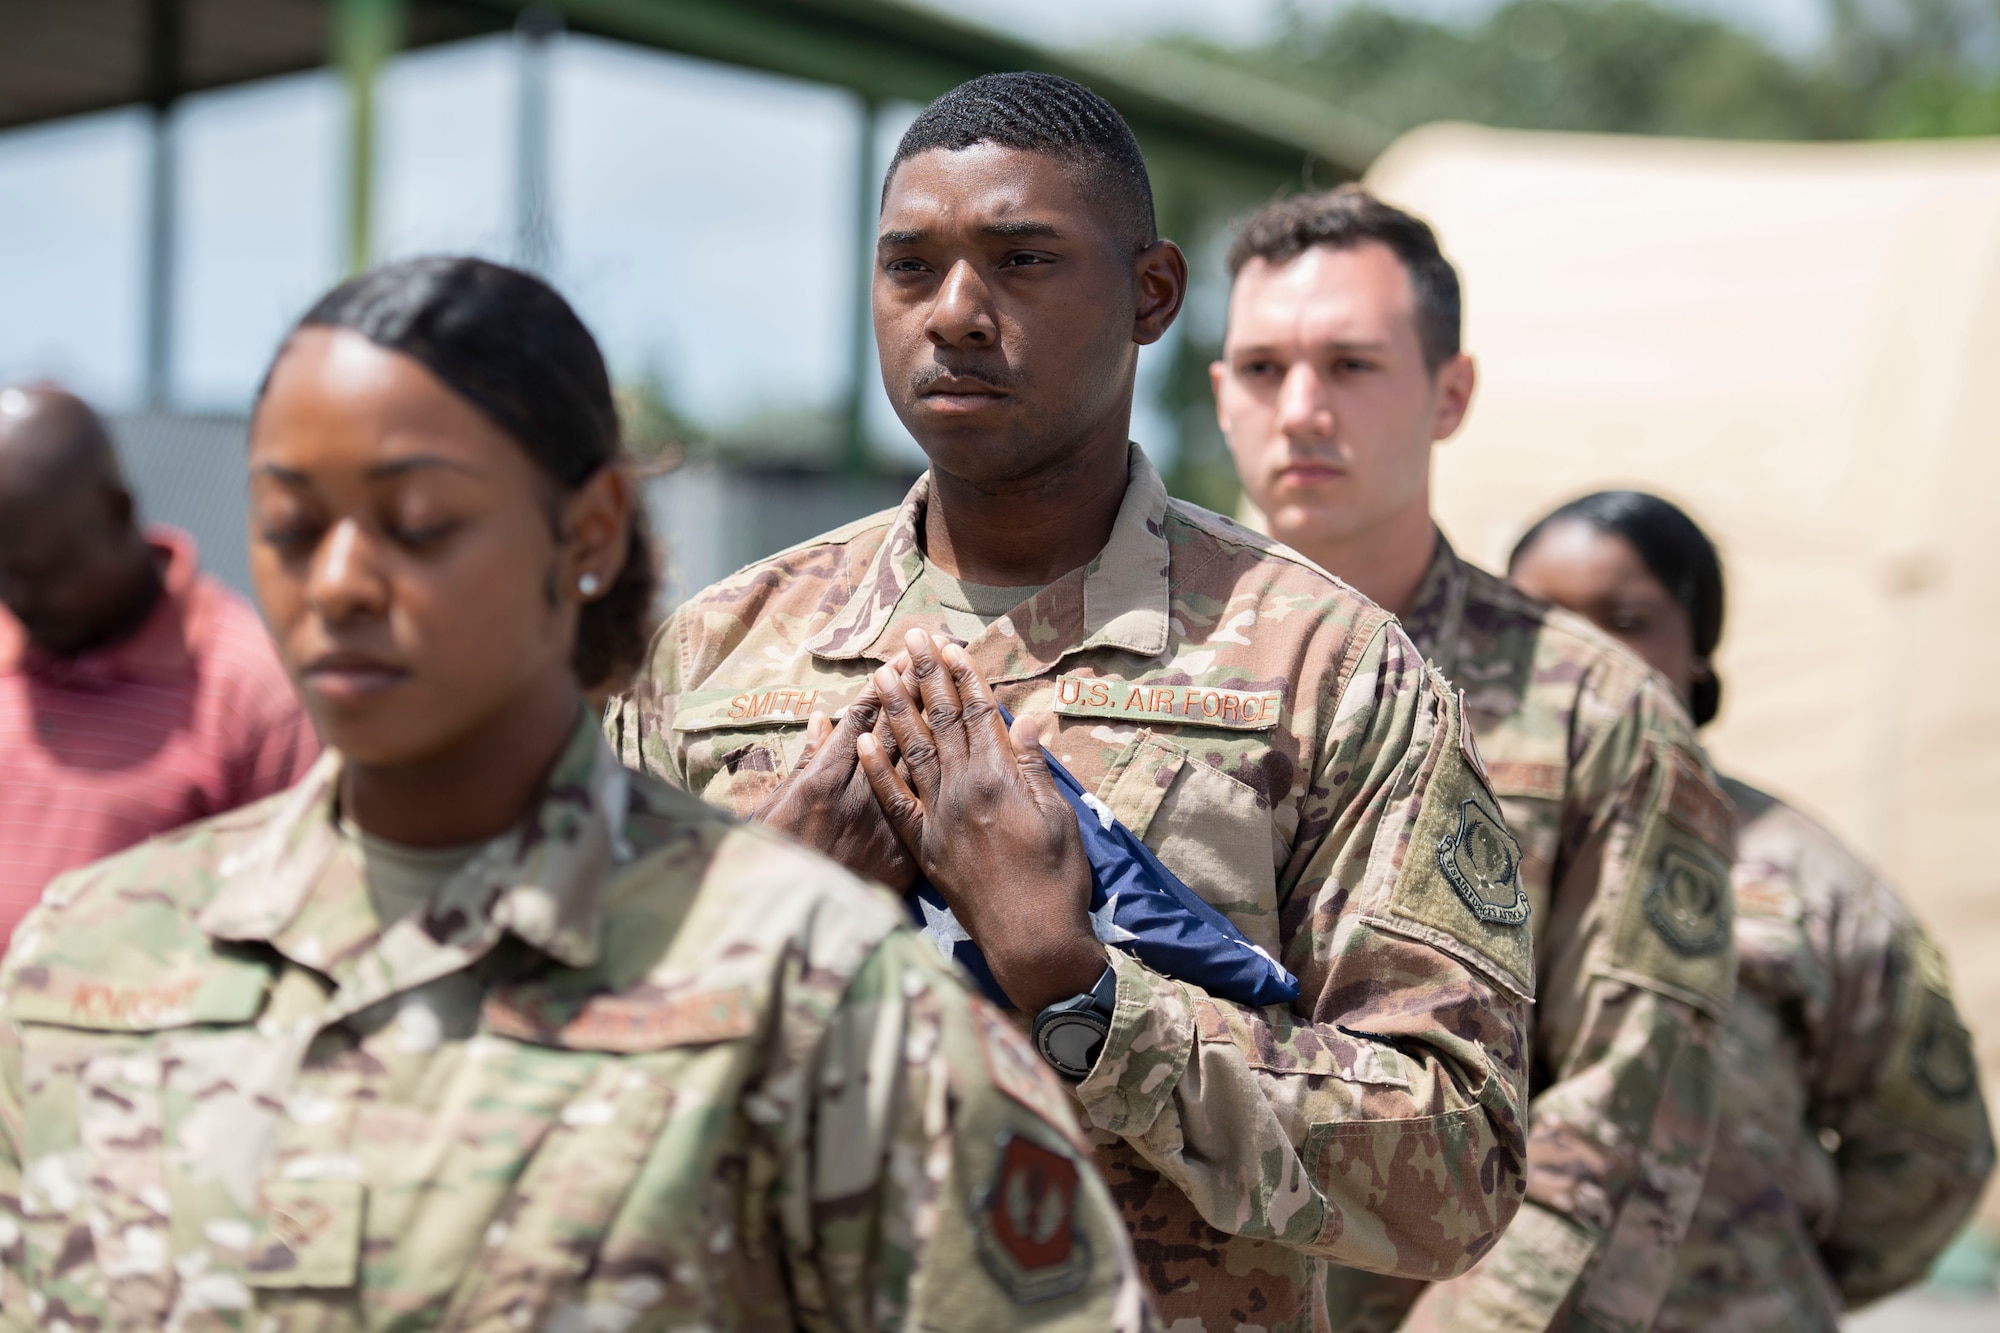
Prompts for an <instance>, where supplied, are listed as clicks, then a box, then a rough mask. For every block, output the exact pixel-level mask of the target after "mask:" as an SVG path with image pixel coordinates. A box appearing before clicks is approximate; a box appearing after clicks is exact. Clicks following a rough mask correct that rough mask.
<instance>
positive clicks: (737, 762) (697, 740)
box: [673, 686, 839, 818]
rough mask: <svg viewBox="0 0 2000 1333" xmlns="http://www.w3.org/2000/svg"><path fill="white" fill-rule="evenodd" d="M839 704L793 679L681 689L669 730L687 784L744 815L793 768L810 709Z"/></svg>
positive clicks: (830, 709)
mask: <svg viewBox="0 0 2000 1333" xmlns="http://www.w3.org/2000/svg"><path fill="white" fill-rule="evenodd" d="M838 704H839V701H838V700H835V699H832V698H829V697H826V696H824V695H823V693H822V692H821V691H819V690H815V689H812V688H810V687H807V688H800V687H797V686H784V687H775V686H774V687H769V688H764V687H760V688H758V689H754V690H691V691H689V692H688V693H686V694H683V695H682V696H681V697H680V700H679V702H678V703H677V704H676V706H675V709H674V721H673V731H674V748H675V749H676V750H677V751H679V752H680V754H681V764H682V769H683V771H684V772H685V773H686V774H687V783H688V790H690V791H692V792H694V793H695V794H696V795H698V796H700V797H701V798H702V800H704V801H707V802H708V803H709V804H710V805H717V806H721V807H722V808H724V809H727V810H731V811H733V812H734V813H735V814H736V815H737V816H738V817H739V818H747V817H748V816H749V814H750V813H751V812H752V811H753V810H755V809H756V808H757V807H758V806H760V805H762V804H763V803H764V801H765V800H766V799H767V798H768V797H769V796H770V795H771V793H772V792H774V791H776V790H777V787H778V783H779V782H781V781H783V780H784V776H785V774H786V773H789V772H790V771H791V767H792V763H793V762H794V761H795V760H796V759H797V758H798V753H799V749H800V747H801V746H802V745H803V743H804V740H805V729H806V720H807V719H808V718H809V717H811V716H812V712H813V710H814V709H815V708H818V709H821V710H822V711H824V712H826V713H828V714H831V713H832V712H833V711H834V709H835V708H836V707H838Z"/></svg>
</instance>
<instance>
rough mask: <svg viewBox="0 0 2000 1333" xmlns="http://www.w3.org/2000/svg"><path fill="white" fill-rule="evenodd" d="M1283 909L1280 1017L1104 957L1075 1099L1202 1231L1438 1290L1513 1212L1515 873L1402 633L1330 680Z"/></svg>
mask: <svg viewBox="0 0 2000 1333" xmlns="http://www.w3.org/2000/svg"><path fill="white" fill-rule="evenodd" d="M1331 711H1332V713H1333V718H1332V721H1331V724H1330V727H1329V731H1328V735H1327V740H1326V745H1325V748H1324V750H1323V752H1322V754H1321V756H1320V759H1319V762H1318V765H1317V768H1316V770H1315V778H1314V782H1313V786H1312V790H1311V792H1310V793H1309V795H1308V797H1307V800H1306V802H1305V808H1304V811H1303V813H1302V819H1301V823H1300V827H1299V829H1298V832H1297V835H1296V838H1295V840H1294V844H1293V849H1292V855H1291V858H1290V860H1289V861H1288V862H1287V864H1286V866H1285V869H1284V871H1283V879H1282V880H1281V885H1284V886H1287V888H1286V891H1285V892H1284V894H1283V898H1282V900H1281V907H1280V910H1281V913H1282V916H1283V920H1284V922H1285V925H1284V929H1283V939H1284V943H1285V951H1286V962H1287V963H1288V965H1289V966H1290V967H1291V968H1292V969H1293V970H1294V971H1295V972H1297V973H1298V974H1299V976H1300V979H1301V983H1302V985H1301V991H1302V993H1301V997H1300V999H1299V1000H1298V1002H1297V1003H1296V1005H1295V1006H1294V1007H1293V1008H1291V1009H1286V1008H1267V1009H1249V1008H1245V1007H1243V1006H1240V1005H1237V1004H1233V1003H1230V1002H1228V1001H1224V1000H1220V999H1217V998H1216V997H1214V996H1211V995H1208V994H1206V993H1204V992H1203V991H1202V990H1201V989H1200V988H1198V987H1195V986H1191V985H1188V984H1185V983H1183V982H1178V981H1173V980H1170V979H1168V978H1166V977H1163V976H1160V975H1159V974H1157V973H1154V972H1151V971H1149V970H1147V969H1146V968H1145V967H1143V966H1141V965H1140V964H1138V963H1137V962H1135V961H1134V960H1132V959H1131V958H1130V957H1128V956H1126V955H1124V954H1122V953H1119V952H1118V951H1115V950H1114V951H1113V952H1112V957H1113V959H1114V961H1115V966H1116V968H1117V972H1118V999H1117V1009H1116V1012H1115V1014H1114V1015H1113V1019H1112V1026H1111V1031H1110V1034H1109V1036H1108V1038H1107V1040H1106V1044H1105V1047H1104V1050H1103V1052H1102V1054H1101V1055H1100V1056H1099V1058H1098V1063H1097V1066H1096V1068H1095V1069H1094V1070H1093V1071H1092V1073H1091V1074H1090V1076H1089V1077H1088V1078H1086V1079H1085V1080H1084V1081H1083V1082H1082V1083H1081V1084H1079V1085H1078V1087H1077V1090H1076V1091H1077V1095H1078V1097H1079V1098H1080V1100H1081V1102H1082V1105H1083V1107H1084V1109H1085V1112H1086V1114H1087V1115H1088V1117H1089V1118H1090V1120H1091V1121H1092V1122H1093V1123H1094V1124H1095V1125H1096V1126H1098V1127H1099V1128H1100V1129H1103V1130H1106V1131H1109V1132H1111V1133H1115V1134H1118V1135H1121V1136H1123V1137H1124V1138H1125V1139H1126V1140H1127V1141H1128V1142H1130V1143H1131V1145H1132V1146H1133V1148H1134V1149H1135V1150H1136V1151H1137V1152H1138V1153H1139V1154H1140V1155H1141V1156H1143V1157H1144V1158H1145V1159H1146V1160H1147V1161H1148V1162H1150V1163H1151V1164H1152V1165H1153V1166H1154V1167H1155V1168H1156V1169H1158V1170H1159V1171H1160V1172H1162V1173H1163V1174H1164V1175H1165V1176H1166V1177H1167V1178H1168V1179H1170V1180H1171V1181H1172V1182H1173V1183H1174V1184H1175V1185H1177V1186H1178V1187H1180V1189H1182V1190H1183V1191H1184V1192H1185V1193H1186V1194H1187V1195H1188V1197H1189V1198H1190V1199H1191V1200H1192V1201H1193V1202H1194V1204H1195V1206H1196V1208H1198V1209H1199V1210H1200V1212H1201V1214H1202V1216H1203V1217H1204V1218H1205V1219H1206V1220H1207V1221H1208V1222H1209V1223H1210V1224H1211V1225H1213V1226H1215V1227H1217V1228H1219V1229H1221V1230H1224V1231H1227V1232H1230V1233H1232V1234H1236V1235H1242V1236H1248V1237H1252V1238H1256V1239H1263V1240H1270V1241H1275V1242H1277V1243H1280V1244H1283V1245H1287V1246H1291V1247H1293V1248H1296V1249H1299V1250H1303V1251H1306V1252H1309V1253H1312V1254H1314V1255H1318V1256H1323V1257H1326V1258H1329V1259H1335V1260H1338V1261H1340V1262H1342V1263H1346V1264H1352V1265H1356V1266H1359V1267H1365V1268H1369V1269H1374V1270H1378V1271H1384V1272H1395V1273H1401V1274H1406V1275H1410V1276H1418V1277H1426V1278H1439V1277H1447V1276H1450V1275H1451V1274H1453V1273H1457V1272H1459V1271H1461V1270H1463V1269H1464V1268H1465V1267H1466V1266H1467V1265H1469V1264H1471V1263H1472V1262H1473V1261H1474V1260H1475V1259H1476V1258H1477V1257H1478V1256H1479V1255H1480V1254H1482V1253H1484V1252H1485V1250H1486V1249H1487V1248H1488V1247H1489V1246H1491V1245H1492V1244H1493V1241H1494V1239H1495V1237H1497V1236H1498V1235H1499V1234H1500V1232H1501V1231H1502V1230H1503V1229H1504V1228H1505V1227H1506V1225H1507V1222H1508V1220H1509V1219H1510V1218H1511V1217H1512V1216H1513V1214H1514V1211H1515V1209H1516V1207H1517V1206H1518V1204H1519V1202H1520V1198H1521V1191H1522V1174H1523V1162H1522V1157H1523V1136H1522V1127H1521V1107H1522V1101H1523V1099H1524V1095H1525V1092H1524V1090H1525V1086H1526V1031H1525V1028H1526V1022H1527V1010H1528V997H1529V995H1530V993H1531V985H1532V982H1531V978H1532V975H1533V969H1532V960H1531V957H1530V947H1529V943H1528V929H1527V926H1526V924H1525V921H1526V917H1527V907H1526V899H1525V896H1524V895H1523V893H1522V891H1521V888H1520V882H1519V875H1518V863H1519V855H1518V849H1516V848H1515V847H1514V844H1513V841H1512V839H1511V838H1510V837H1509V835H1508V834H1507V833H1506V831H1505V828H1504V826H1503V824H1502V822H1501V820H1500V818H1499V814H1498V808H1497V806H1496V805H1495V803H1494V801H1493V798H1492V796H1491V793H1490V792H1489V791H1488V790H1487V789H1486V786H1485V785H1484V783H1483V781H1482V780H1481V779H1480V777H1479V776H1478V770H1477V769H1476V768H1475V766H1474V762H1473V760H1472V758H1471V753H1472V752H1471V750H1470V748H1469V746H1468V744H1467V743H1466V742H1465V741H1464V740H1463V738H1462V735H1461V731H1460V728H1461V718H1460V715H1459V711H1458V703H1457V701H1456V699H1455V698H1454V696H1453V695H1452V694H1451V692H1450V691H1449V690H1447V689H1446V688H1445V687H1444V685H1443V682H1442V681H1441V679H1439V678H1438V677H1437V675H1436V673H1435V672H1432V671H1429V670H1428V669H1427V668H1426V667H1425V666H1424V665H1423V662H1422V659H1421V657H1420V656H1419V655H1418V653H1417V650H1416V649H1415V647H1414V646H1412V645H1411V643H1410V641H1409V639H1408V638H1407V637H1406V636H1405V635H1404V634H1403V632H1402V630H1401V629H1400V628H1398V627H1396V626H1394V625H1393V624H1390V625H1386V626H1385V627H1384V628H1383V629H1381V630H1380V631H1379V632H1378V633H1377V634H1376V635H1375V636H1374V637H1373V639H1372V641H1371V642H1370V643H1369V644H1368V645H1367V646H1366V648H1365V649H1364V651H1363V653H1362V654H1361V656H1360V658H1359V659H1358V660H1357V662H1356V664H1355V665H1354V667H1353V668H1352V670H1351V671H1350V673H1349V675H1348V677H1347V683H1346V684H1345V686H1344V687H1343V689H1342V691H1341V695H1340V698H1339V699H1338V701H1337V702H1336V703H1335V704H1333V705H1332V709H1331Z"/></svg>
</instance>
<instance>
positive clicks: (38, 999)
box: [7, 957, 271, 1032]
mask: <svg viewBox="0 0 2000 1333" xmlns="http://www.w3.org/2000/svg"><path fill="white" fill-rule="evenodd" d="M135 974H136V975H135ZM270 984H271V970H270V969H269V968H268V967H266V966H265V965H264V964H262V963H253V962H250V961H248V960H245V959H235V958H223V957H209V958H201V959H181V960H178V962H176V963H174V964H170V965H169V966H166V967H160V968H156V969H151V970H148V969H144V968H134V969H133V971H132V972H127V973H121V974H117V975H114V974H111V973H108V972H101V971H98V970H97V969H94V968H93V969H90V970H83V969H77V968H72V967H68V966H65V965H63V964H61V963H50V964H38V963H29V964H27V965H25V966H23V967H22V968H20V969H19V970H18V971H17V972H16V973H15V974H14V987H13V990H12V992H11V993H10V994H9V995H8V997H7V1016H8V1017H9V1018H11V1019H13V1020H14V1021H15V1022H17V1023H52V1024H55V1025H57V1026H60V1027H71V1028H84V1029H87V1030H89V1031H93V1032H159V1031H162V1030H164V1029H167V1028H184V1027H193V1026H195V1025H196V1024H198V1023H247V1022H249V1021H250V1020H251V1019H254V1018H255V1017H257V1015H258V1013H259V1012H260V1011H261V1010H262V1009H263V1007H264V994H265V992H266V991H267V990H269V989H270Z"/></svg>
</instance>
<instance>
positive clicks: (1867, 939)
mask: <svg viewBox="0 0 2000 1333" xmlns="http://www.w3.org/2000/svg"><path fill="white" fill-rule="evenodd" d="M1724 787H1725V789H1726V790H1727V792H1728V794H1729V799H1730V801H1731V802H1732V803H1733V804H1734V805H1735V807H1736V817H1737V825H1736V866H1735V874H1734V882H1735V892H1736V949H1737V959H1738V962H1737V969H1738V972H1737V987H1736V1002H1735V1004H1734V1006H1733V1007H1732V1008H1731V1010H1730V1013H1729V1024H1728V1027H1727V1029H1726V1030H1725V1034H1724V1039H1723V1061H1722V1069H1723V1082H1722V1126H1721V1129H1720V1130H1719V1132H1718V1133H1717V1136H1716V1143H1715V1157H1714V1159H1713V1160H1712V1161H1711V1162H1710V1163H1709V1169H1708V1180H1707V1183H1706V1185H1705V1186H1704V1187H1703V1189H1702V1195H1701V1201H1700V1203H1699V1204H1698V1205H1697V1206H1696V1208H1695V1216H1694V1224H1693V1226H1691V1227H1690V1228H1689V1229H1688V1235H1687V1240H1686V1241H1685V1242H1684V1244H1683V1245H1682V1248H1681V1252H1680V1258H1679V1262H1678V1265H1677V1267H1676V1270H1675V1273H1674V1282H1673V1286H1672V1288H1671V1289H1670V1290H1669V1291H1668V1293H1667V1300H1666V1304H1665V1305H1664V1306H1662V1307H1661V1309H1660V1316H1659V1321H1658V1322H1657V1323H1656V1324H1655V1325H1654V1327H1656V1328H1658V1329H1662V1330H1666V1331H1667V1333H1696V1331H1697V1330H1701V1331H1703V1333H1710V1331H1712V1333H1764V1331H1765V1330H1769V1331H1770V1333H1779V1331H1780V1330H1782V1331H1783V1333H1834V1330H1836V1329H1837V1328H1838V1327H1839V1318H1840V1312H1841V1311H1842V1309H1844V1308H1852V1307H1854V1306H1856V1305H1860V1304H1863V1303H1865V1302H1867V1301H1871V1300H1874V1299H1876V1298H1877V1297H1879V1296H1883V1295H1886V1294H1887V1293H1889V1292H1891V1291H1894V1290H1895V1289H1896V1288H1898V1287H1901V1286H1904V1285H1906V1284H1908V1283H1911V1282H1914V1281H1916V1280H1917V1279H1919V1278H1921V1277H1922V1276H1923V1275H1924V1273H1925V1271H1926V1270H1927V1269H1928V1268H1929V1267H1930V1264H1931V1261H1932V1260H1933V1259H1935V1258H1936V1257H1937V1256H1938V1254H1939V1253H1940V1252H1941V1251H1942V1250H1943V1249H1944V1247H1945V1246H1946V1244H1948V1243H1949V1242H1950V1240H1951V1238H1952V1235H1953V1233H1954V1231H1955V1230H1956V1229H1957V1227H1958V1226H1959V1224H1960V1223H1961V1222H1963V1221H1964V1220H1965V1218H1966V1216H1967V1215H1968V1214H1969V1213H1970V1212H1971V1210H1972V1207H1973V1205H1974V1203H1975V1202H1976V1201H1977V1200H1978V1198H1979V1192H1980V1187H1981V1185H1982V1184H1983V1183H1984V1181H1985V1180H1986V1178H1987V1177H1988V1175H1989V1174H1990V1173H1991V1171H1992V1168H1993V1137H1992V1133H1991V1130H1990V1128H1989V1125H1988V1122H1987V1116H1986V1107H1985V1103H1984V1100H1983V1098H1982V1097H1981V1094H1980V1086H1979V1077H1978V1071H1977V1069H1976V1068H1975V1067H1974V1065H1973V1062H1972V1047H1971V1043H1970V1040H1969V1038H1968V1037H1967V1036H1966V1033H1965V1027H1964V1024H1963V1023H1961V1022H1960V1020H1959V1018H1958V1013H1957V1010H1956V1008H1955V1007H1954V1006H1953V1004H1952V1000H1951V991H1950V986H1949V983H1948V981H1947V979H1946V977H1945V974H1944V965H1943V960H1942V959H1941V958H1940V957H1939V955H1938V952H1937V950H1936V949H1935V948H1933V947H1932V945H1931V944H1930V942H1929V941H1928V940H1927V939H1925V938H1924V933H1923V930H1922V929H1921V928H1920V927H1919V926H1918V925H1917V923H1916V921H1915V920H1913V919H1912V918H1911V916H1910V913H1909V912H1908V911H1907V910H1906V909H1905V908H1904V906H1903V904H1902V903H1901V902H1900V901H1898V900H1897V897H1896V894H1895V892H1894V891H1893V890H1892V889H1891V888H1890V887H1889V886H1888V885H1887V884H1885V883H1883V882H1882V880H1881V879H1879V878H1878V877H1877V876H1876V875H1875V874H1874V873H1873V872H1872V871H1871V870H1870V869H1869V868H1868V867H1867V866H1866V865H1865V864H1863V863H1862V862H1861V861H1860V860H1859V859H1858V858H1857V857H1855V856H1854V854H1853V853H1851V852H1849V851H1848V850H1847V849H1846V848H1845V847H1843V846H1841V844H1840V843H1839V841H1838V840H1836V839H1835V838H1834V837H1833V835H1832V834H1830V833H1828V832H1827V831H1826V830H1825V829H1823V828H1821V827H1820V826H1819V825H1817V824H1815V823H1813V822H1812V821H1811V820H1810V819H1807V818H1806V817H1805V816H1804V815H1802V814H1800V813H1799V812H1798V811H1796V810H1794V809H1792V808H1791V807H1789V806H1787V805H1785V804H1784V803H1783V802H1781V801H1779V800H1777V799H1776V798H1775V797H1772V796H1768V795H1766V794H1765V793H1763V792H1761V791H1758V790H1757V789H1756V788H1754V787H1751V786H1748V785H1746V784H1744V783H1740V782H1733V781H1728V782H1725V783H1724Z"/></svg>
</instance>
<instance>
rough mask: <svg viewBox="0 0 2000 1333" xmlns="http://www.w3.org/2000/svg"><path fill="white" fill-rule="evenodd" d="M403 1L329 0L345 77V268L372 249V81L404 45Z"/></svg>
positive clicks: (358, 264) (361, 265)
mask: <svg viewBox="0 0 2000 1333" xmlns="http://www.w3.org/2000/svg"><path fill="white" fill-rule="evenodd" d="M406 9H407V0H333V32H332V38H333V43H332V44H333V59H334V64H335V65H336V66H337V67H338V68H339V69H340V72H341V76H342V77H343V78H345V79H346V81H347V91H348V122H347V124H348V137H347V271H348V272H349V273H359V272H360V271H361V270H363V269H365V268H367V267H368V263H369V260H370V259H371V258H372V257H373V253H374V234H373V232H374V220H375V197H374V196H375V80H376V76H377V75H379V74H380V73H381V71H382V66H383V65H384V64H386V63H387V62H388V59H389V57H390V55H391V54H393V53H394V52H395V50H396V48H397V47H399V46H400V45H402V41H403V32H404V18H405V11H406Z"/></svg>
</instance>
